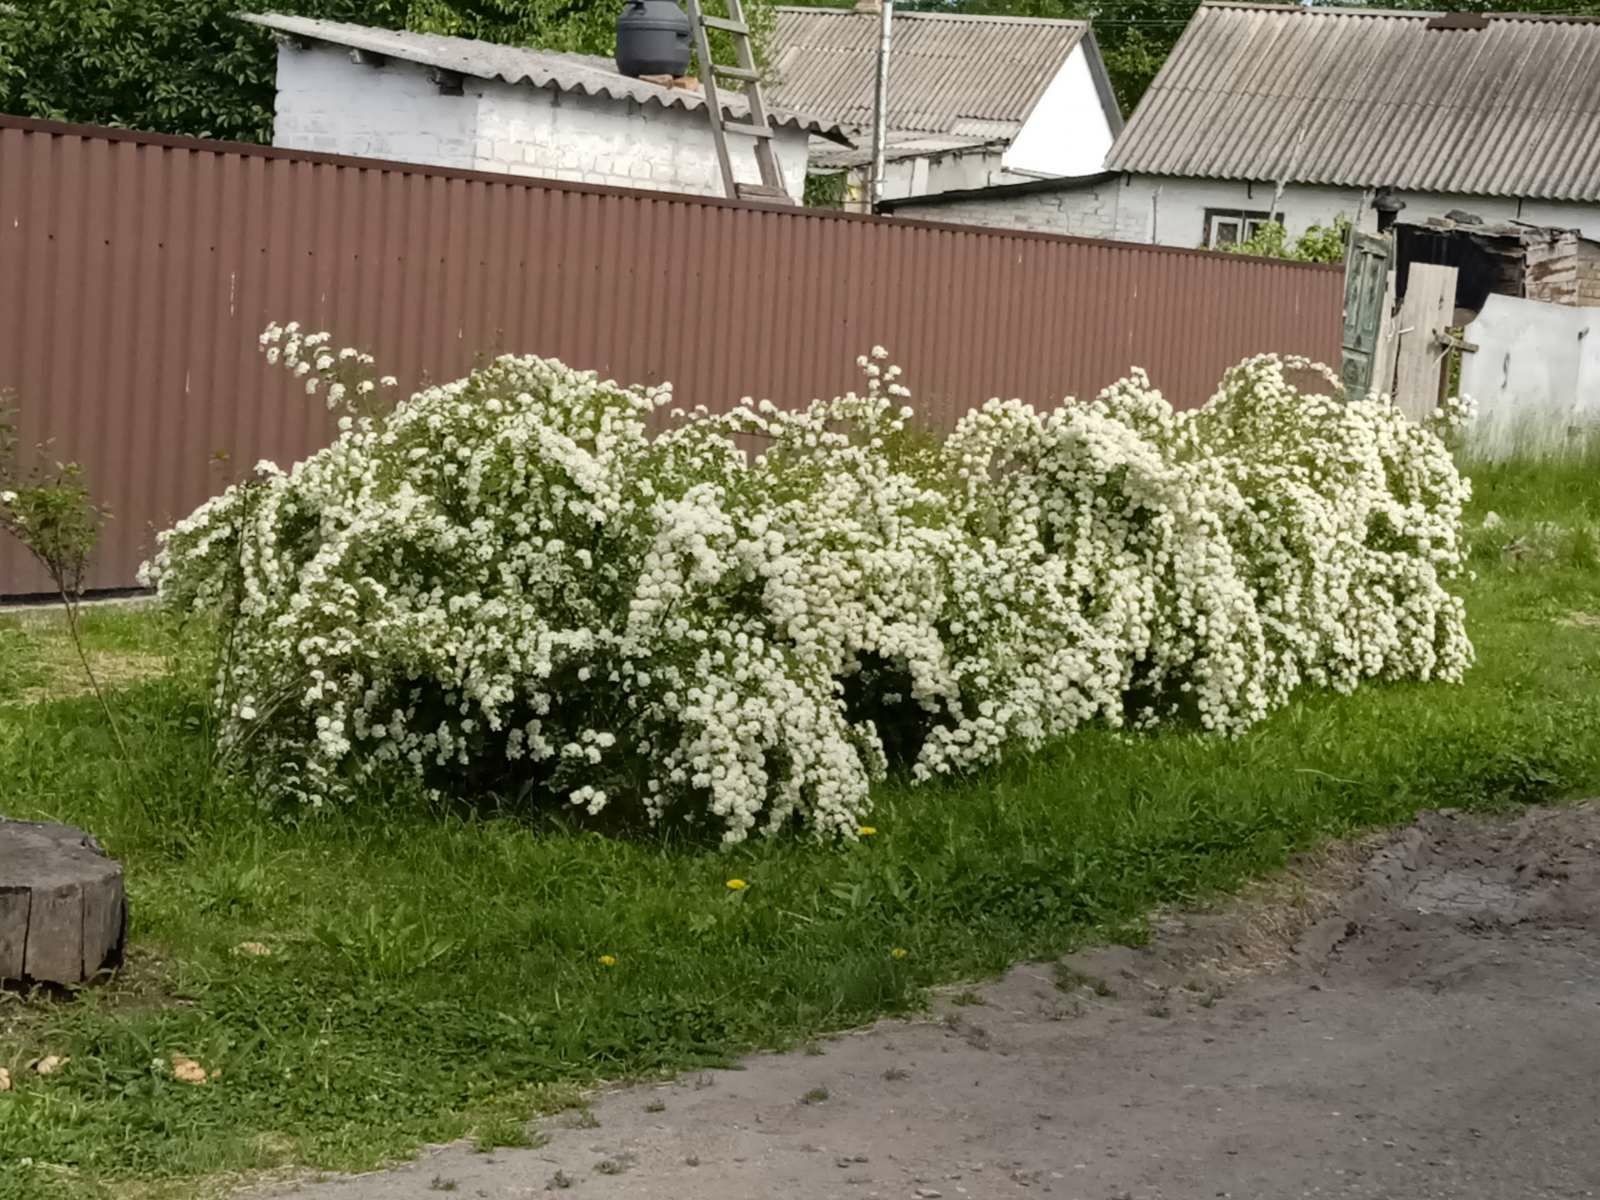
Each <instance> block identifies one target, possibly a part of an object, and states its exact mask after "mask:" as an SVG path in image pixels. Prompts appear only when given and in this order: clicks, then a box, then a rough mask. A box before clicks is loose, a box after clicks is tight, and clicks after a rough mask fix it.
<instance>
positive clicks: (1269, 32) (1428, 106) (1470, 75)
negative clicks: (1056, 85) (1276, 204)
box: [1106, 3, 1600, 200]
mask: <svg viewBox="0 0 1600 1200" xmlns="http://www.w3.org/2000/svg"><path fill="white" fill-rule="evenodd" d="M1440 25H1447V26H1452V27H1444V28H1441V27H1439V26H1440ZM1106 166H1107V167H1108V168H1110V169H1112V170H1117V171H1134V172H1140V173H1144V174H1156V175H1187V176H1202V177H1206V178H1216V179H1249V180H1261V181H1270V182H1274V183H1276V182H1279V181H1283V182H1294V183H1322V184H1336V185H1343V186H1354V187H1393V188H1399V189H1405V190H1412V191H1432V192H1459V193H1465V194H1469V195H1486V196H1525V197H1531V198H1541V199H1551V200H1597V199H1600V22H1596V21H1593V20H1587V19H1583V18H1561V17H1544V16H1534V15H1529V14H1519V13H1488V14H1481V16H1480V15H1479V14H1465V13H1461V14H1455V15H1453V16H1450V17H1443V16H1441V14H1438V13H1427V12H1388V11H1383V10H1375V9H1339V8H1333V9H1329V8H1301V7H1280V6H1276V5H1263V4H1234V3H1208V4H1206V5H1204V6H1202V7H1201V8H1200V9H1199V10H1198V11H1197V12H1196V13H1195V16H1194V19H1193V20H1192V21H1190V22H1189V26H1188V28H1186V29H1185V30H1184V32H1183V36H1182V37H1181V38H1179V40H1178V44H1177V45H1176V46H1175V47H1174V48H1173V51H1172V55H1171V57H1169V58H1168V59H1167V62H1166V65H1164V66H1163V67H1162V68H1161V71H1160V73H1159V74H1158V75H1157V76H1156V78H1155V80H1154V82H1153V83H1151V85H1150V90H1149V92H1147V93H1146V95H1145V97H1144V99H1143V100H1142V101H1140V103H1139V107H1138V108H1137V109H1136V110H1135V112H1134V114H1133V116H1132V118H1131V119H1130V120H1129V122H1128V126H1127V128H1126V129H1124V130H1123V131H1122V134H1121V136H1120V137H1118V138H1117V140H1116V142H1115V144H1113V145H1112V147H1111V152H1110V153H1109V154H1108V155H1107V156H1106Z"/></svg>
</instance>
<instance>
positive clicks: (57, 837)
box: [0, 818, 128, 984]
mask: <svg viewBox="0 0 1600 1200" xmlns="http://www.w3.org/2000/svg"><path fill="white" fill-rule="evenodd" d="M127 923H128V906H127V901H126V899H125V897H124V896H123V892H122V866H121V864H119V863H117V862H116V861H115V860H113V859H111V858H108V857H107V856H106V852H105V851H104V850H102V849H100V844H99V843H98V842H96V841H95V840H94V838H92V837H90V836H89V835H88V834H87V833H84V832H83V830H81V829H73V828H72V827H71V826H70V825H45V824H36V823H34V822H32V821H7V820H5V819H3V818H0V981H31V982H34V983H57V984H72V983H81V982H83V981H84V980H86V979H91V978H93V977H94V976H95V975H96V974H97V973H99V972H100V971H101V970H103V969H105V968H106V967H108V966H116V965H117V964H119V963H120V962H121V961H122V943H123V939H124V938H125V937H126V934H127Z"/></svg>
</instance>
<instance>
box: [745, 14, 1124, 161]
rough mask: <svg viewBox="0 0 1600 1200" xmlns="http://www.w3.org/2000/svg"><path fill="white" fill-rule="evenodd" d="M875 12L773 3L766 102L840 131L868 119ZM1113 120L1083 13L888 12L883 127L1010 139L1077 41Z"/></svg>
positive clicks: (1116, 123) (1117, 121) (1116, 120)
mask: <svg viewBox="0 0 1600 1200" xmlns="http://www.w3.org/2000/svg"><path fill="white" fill-rule="evenodd" d="M878 24H879V19H878V15H877V14H876V13H860V12H856V11H854V10H852V9H836V8H787V7H780V8H779V9H778V10H777V29H776V31H775V33H774V36H773V46H774V54H773V64H772V66H773V74H774V76H775V77H776V82H775V83H774V85H773V86H772V88H771V90H770V95H771V96H772V100H773V103H774V104H779V105H782V106H784V107H786V108H793V109H797V110H800V111H803V112H810V113H816V114H817V115H818V116H819V117H820V118H822V119H823V120H827V121H833V122H835V123H837V124H839V125H842V126H844V127H845V128H847V129H864V128H867V127H869V126H870V125H871V124H872V99H873V81H874V78H875V76H876V72H877V54H878ZM1086 38H1087V39H1088V41H1089V51H1090V53H1089V65H1090V70H1091V71H1092V72H1094V74H1095V78H1096V82H1097V84H1098V85H1099V87H1100V91H1101V97H1100V99H1101V104H1102V105H1103V106H1104V107H1105V109H1106V115H1107V116H1108V117H1109V118H1110V119H1111V122H1112V128H1113V129H1117V128H1119V127H1120V125H1121V120H1122V115H1121V113H1120V111H1119V110H1118V108H1117V104H1116V100H1115V99H1114V98H1113V96H1112V93H1111V89H1110V85H1109V83H1108V82H1107V81H1106V78H1105V68H1104V65H1103V64H1102V63H1101V61H1100V55H1099V51H1098V50H1097V49H1096V48H1095V47H1094V39H1093V36H1092V35H1091V34H1090V32H1089V24H1088V22H1086V21H1056V20H1048V19H1045V18H1041V17H991V16H965V15H956V14H945V13H924V12H896V13H895V14H894V41H893V53H892V56H891V65H890V75H889V128H890V129H893V130H902V131H915V132H920V133H932V134H946V135H950V136H954V137H971V138H977V139H980V140H989V139H1003V140H1005V141H1010V140H1011V139H1012V138H1015V137H1016V136H1017V134H1018V133H1019V132H1020V131H1021V129H1022V126H1023V123H1024V122H1025V121H1026V120H1027V119H1028V115H1029V114H1030V113H1032V112H1033V108H1034V105H1036V104H1037V103H1038V102H1039V97H1040V96H1042V95H1043V94H1044V90H1045V88H1046V87H1048V86H1049V85H1050V82H1051V80H1053V79H1054V78H1055V77H1056V74H1057V72H1059V71H1060V70H1061V67H1062V64H1064V63H1065V62H1066V61H1067V56H1068V55H1069V54H1071V53H1072V51H1073V50H1074V49H1075V48H1076V47H1077V46H1078V44H1079V43H1080V42H1083V41H1084V40H1085V39H1086Z"/></svg>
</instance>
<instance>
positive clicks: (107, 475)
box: [0, 117, 1342, 595]
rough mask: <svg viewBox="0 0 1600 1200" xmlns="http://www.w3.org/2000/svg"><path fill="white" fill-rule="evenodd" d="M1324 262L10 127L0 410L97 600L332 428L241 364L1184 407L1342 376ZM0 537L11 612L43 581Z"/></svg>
mask: <svg viewBox="0 0 1600 1200" xmlns="http://www.w3.org/2000/svg"><path fill="white" fill-rule="evenodd" d="M1341 304H1342V286H1341V281H1340V275H1339V273H1338V271H1336V270H1333V269H1330V268H1326V267H1307V266H1301V265H1296V264H1288V263H1268V262H1263V261H1260V260H1253V259H1244V258H1234V257H1228V256H1225V255H1213V254H1205V253H1201V252H1198V251H1189V250H1174V249H1165V248H1160V247H1151V246H1136V245H1130V244H1120V243H1110V242H1093V241H1085V240H1081V239H1072V238H1060V237H1048V236H1042V235H1032V234H1019V233H1010V232H1002V231H998V230H995V231H991V230H983V229H975V228H973V227H970V226H963V227H955V226H939V225H930V224H924V223H919V222H911V221H900V220H875V219H871V218H864V217H855V216H848V215H841V214H830V213H820V212H816V211H807V210H794V209H767V208H759V207H752V206H749V205H740V204H730V203H725V202H721V201H716V200H702V199H696V198H693V197H687V196H676V195H669V194H666V193H660V192H630V191H620V190H611V189H603V188H593V187H583V186H577V185H566V184H556V183H553V182H547V181H540V180H530V179H521V178H515V177H509V176H491V175H481V174H474V173H471V172H450V171H441V170H433V169H429V168H422V167H414V166H407V165H402V164H396V163H384V162H376V161H367V160H356V159H338V158H333V157H330V156H326V155H312V154H303V153H290V152H286V151H279V150H272V149H268V148H264V147H248V146H233V145H227V144H223V143H217V142H199V141H192V140H188V139H181V138H167V137H160V136H157V135H151V134H130V133H125V132H122V131H116V130H98V129H87V128H83V127H76V126H66V125H58V124H54V123H50V122H41V121H31V120H24V119H21V118H12V117H0V390H6V389H9V390H12V391H15V392H16V394H17V398H18V402H19V406H20V410H21V434H22V437H23V440H24V444H25V445H30V444H33V443H38V442H49V443H50V445H51V454H52V456H53V457H56V458H61V459H72V460H77V461H79V462H81V463H82V464H83V467H84V469H85V471H86V473H87V476H88V478H89V480H90V482H91V485H92V487H93V489H94V492H95V494H96V496H97V497H98V498H99V499H100V500H101V501H102V502H103V503H104V504H105V505H106V506H107V507H109V508H110V510H111V511H112V513H113V520H112V523H111V524H110V525H109V526H108V528H107V530H106V533H105V537H104V540H103V546H102V549H101V553H100V555H99V558H98V561H97V563H96V565H95V570H94V573H93V577H92V580H91V584H92V586H94V587H96V588H117V587H127V586H130V585H131V584H132V583H133V582H134V577H135V573H136V571H137V568H138V566H139V563H140V562H141V561H142V560H143V559H144V558H145V557H147V556H148V554H149V551H150V548H151V546H152V545H153V541H154V532H155V530H157V529H160V528H163V527H165V526H167V525H169V524H171V522H172V521H173V520H175V519H176V518H178V517H181V516H182V515H184V514H185V513H187V512H189V511H190V510H192V509H193V508H194V507H195V506H196V505H198V504H199V503H200V502H202V501H203V500H205V499H206V497H207V496H209V495H212V494H214V493H215V492H216V491H218V490H219V489H220V488H221V487H223V486H224V485H225V484H227V483H228V482H231V481H232V480H234V479H237V478H239V477H241V476H242V475H243V474H245V473H247V472H248V471H249V470H250V468H251V467H252V466H253V464H254V463H255V462H256V461H258V460H259V459H263V458H267V459H272V460H274V461H277V462H279V463H282V464H285V465H287V464H288V463H291V462H293V461H295V460H297V459H299V458H302V457H304V456H305V455H306V454H307V453H309V452H311V451H313V450H315V449H316V448H317V447H318V446H320V445H323V444H324V443H325V442H326V440H327V439H328V437H329V436H330V433H331V431H332V421H331V419H330V418H329V417H328V415H327V413H326V412H325V411H323V409H322V407H321V405H320V404H319V403H318V401H317V400H315V399H313V398H310V397H307V396H306V395H304V393H303V392H302V391H301V390H300V389H299V387H298V386H297V385H295V384H294V383H293V382H292V381H291V380H289V379H288V377H287V376H286V375H285V374H284V373H283V372H281V371H278V370H274V369H272V368H270V367H268V366H267V365H266V363H265V362H264V360H262V358H261V357H260V355H259V353H258V352H257V342H256V339H257V336H258V334H259V333H260V331H261V329H262V328H263V327H264V326H265V325H266V324H267V323H268V322H269V321H273V320H280V321H286V320H299V321H300V322H301V323H302V324H303V325H305V326H307V327H316V328H324V329H328V330H330V331H331V332H332V333H333V335H334V337H335V339H336V343H337V344H339V345H345V344H355V345H360V346H363V347H365V348H368V349H370V350H371V351H372V352H373V353H374V354H375V355H377V357H378V361H379V363H380V364H382V365H383V366H384V367H385V369H387V370H390V371H392V372H393V373H394V374H396V375H398V376H400V378H401V380H402V383H403V384H407V385H412V384H416V383H419V382H421V381H422V380H424V379H434V380H439V379H448V378H453V377H454V376H456V375H459V374H460V373H462V372H463V371H465V370H467V369H469V368H470V367H471V365H472V363H473V361H474V360H475V359H476V358H477V357H478V356H480V355H483V354H491V353H498V352H507V351H515V352H521V353H537V354H543V355H552V356H555V357H558V358H561V359H564V360H565V361H567V362H569V363H572V364H573V365H575V366H580V367H589V368H593V369H595V370H597V371H599V372H601V373H602V374H603V375H607V376H610V377H613V378H616V379H620V380H624V381H628V382H638V383H659V382H661V381H663V380H668V379H670V380H671V381H672V382H673V384H674V386H675V388H676V391H677V395H678V397H679V402H680V403H681V404H682V405H684V406H685V407H688V406H692V405H694V404H706V405H707V406H709V407H712V408H724V407H727V406H728V405H730V404H732V403H735V402H737V401H738V400H739V399H740V398H741V397H743V396H747V395H754V396H758V397H759V396H766V397H769V398H771V399H773V400H775V401H778V402H780V403H799V402H804V401H806V400H809V399H811V398H813V397H815V396H821V395H833V394H837V393H838V392H840V391H842V390H844V389H846V388H849V387H852V386H855V385H857V384H858V383H859V374H858V372H857V368H856V366H855V358H856V356H857V355H858V354H861V353H863V352H865V351H867V350H868V349H870V348H871V347H872V346H874V345H879V344H881V345H883V346H886V347H888V349H889V350H890V352H891V355H892V357H893V358H894V360H895V361H897V362H899V363H901V364H902V365H903V366H904V367H905V368H906V379H907V382H908V384H909V385H910V386H911V388H912V390H913V392H914V393H915V400H914V402H915V403H916V404H917V405H918V406H919V407H920V408H921V409H922V411H923V412H924V413H925V414H926V416H927V417H928V419H929V420H931V421H933V422H935V423H937V424H949V423H950V422H951V421H953V420H954V419H955V418H956V417H957V416H958V415H959V414H960V413H961V412H964V411H965V410H966V409H967V408H969V407H971V406H972V405H974V404H977V403H980V402H982V401H983V400H985V399H987V398H988V397H990V396H996V395H1000V396H1021V397H1023V398H1024V399H1026V400H1029V401H1031V402H1034V403H1039V404H1047V403H1051V402H1054V401H1056V400H1059V399H1060V398H1062V397H1064V396H1068V395H1085V394H1090V393H1093V392H1095V391H1097V390H1098V389H1100V388H1101V387H1103V386H1104V385H1106V384H1107V383H1110V382H1112V381H1113V380H1115V379H1117V378H1119V377H1120V376H1122V375H1124V374H1126V373H1127V371H1128V369H1129V368H1130V367H1132V366H1135V365H1138V366H1143V367H1145V368H1146V369H1147V370H1148V371H1149V372H1150V375H1151V377H1152V379H1154V381H1155V382H1156V384H1157V385H1158V386H1160V387H1161V388H1162V389H1163V390H1164V391H1165V392H1166V393H1167V395H1168V396H1170V397H1172V398H1173V399H1174V400H1175V401H1176V402H1178V403H1180V404H1197V403H1201V402H1203V401H1204V399H1205V398H1206V396H1208V395H1209V394H1210V392H1211V390H1212V388H1213V387H1214V386H1215V384H1216V381H1217V379H1218V377H1219V376H1220V374H1221V372H1222V371H1223V369H1224V368H1225V367H1227V366H1228V365H1230V364H1231V363H1234V362H1236V361H1238V360H1239V359H1240V358H1242V357H1244V356H1246V355H1248V354H1252V353H1257V352H1260V351H1265V350H1277V351H1280V352H1283V353H1294V354H1305V355H1309V356H1311V357H1314V358H1320V359H1322V360H1325V361H1333V360H1335V359H1336V357H1337V355H1338V352H1339V334H1340V312H1341ZM45 586H46V582H45V580H44V578H43V576H42V575H41V574H40V572H39V571H38V570H37V569H36V568H35V567H34V566H33V564H32V563H30V562H29V561H28V560H27V557H26V555H25V554H24V553H23V552H22V551H21V550H20V548H19V547H18V546H16V545H15V544H14V543H12V542H11V541H10V540H9V539H6V540H5V541H4V542H0V595H20V594H27V593H31V592H37V591H42V590H44V589H45Z"/></svg>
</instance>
